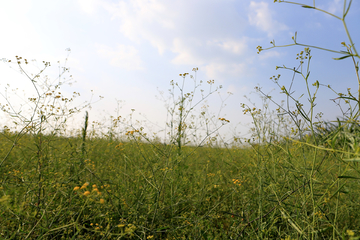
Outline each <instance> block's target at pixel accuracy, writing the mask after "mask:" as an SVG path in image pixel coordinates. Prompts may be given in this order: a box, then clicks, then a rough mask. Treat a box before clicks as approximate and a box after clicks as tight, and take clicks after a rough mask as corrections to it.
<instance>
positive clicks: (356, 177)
mask: <svg viewBox="0 0 360 240" xmlns="http://www.w3.org/2000/svg"><path fill="white" fill-rule="evenodd" d="M338 178H351V179H360V178H357V177H353V176H338Z"/></svg>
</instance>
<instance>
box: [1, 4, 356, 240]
mask: <svg viewBox="0 0 360 240" xmlns="http://www.w3.org/2000/svg"><path fill="white" fill-rule="evenodd" d="M350 3H351V1H350ZM305 7H307V8H313V9H317V8H315V7H312V6H305ZM349 8H350V6H349V5H347V4H346V1H345V4H344V16H343V18H342V19H340V20H342V21H344V23H345V16H346V14H347V12H348V9H349ZM345 26H346V25H345ZM348 36H350V35H348ZM349 39H350V43H349V44H345V43H343V44H342V45H343V47H345V48H346V51H343V52H339V53H341V54H343V57H342V58H339V59H345V58H348V57H349V58H352V59H353V60H354V64H355V70H356V74H357V75H356V76H357V78H358V80H359V75H358V71H359V68H358V65H357V64H356V61H355V60H356V59H358V58H359V55H358V53H357V52H356V49H355V47H354V44H353V43H352V41H351V38H350V37H349ZM293 40H294V44H293V45H302V44H299V43H297V42H296V35H295V36H294V37H293ZM273 45H274V46H273V47H277V46H275V43H273ZM273 47H272V48H273ZM258 50H259V52H261V51H264V50H266V49H263V48H262V47H260V46H259V47H258ZM297 58H298V59H299V62H300V63H299V64H300V65H299V67H298V68H286V67H283V68H285V70H290V71H293V72H294V75H297V76H299V77H301V78H303V80H304V82H305V84H306V86H307V89H308V93H307V94H308V102H307V103H306V104H307V105H308V106H309V109H307V110H305V109H304V108H305V107H304V105H303V104H302V103H300V102H299V101H298V100H297V99H295V97H294V96H293V95H292V91H291V89H288V88H286V87H285V86H281V85H279V78H280V75H278V76H277V77H275V76H273V77H272V80H273V81H274V82H275V84H277V85H278V86H279V88H280V89H281V91H282V93H283V94H285V96H286V97H287V99H288V101H289V103H292V104H293V105H292V106H293V108H291V104H287V106H288V107H284V105H281V104H277V103H276V102H273V100H272V98H271V97H270V96H268V95H266V94H264V93H263V92H262V90H261V88H258V92H259V93H260V94H262V96H263V100H264V106H263V108H261V109H258V108H256V107H249V106H247V105H246V104H242V107H243V108H244V110H243V112H244V114H247V115H249V116H251V117H252V119H253V123H254V126H253V128H252V129H251V134H252V135H251V136H250V137H249V138H246V139H239V138H236V137H234V139H233V142H232V143H230V144H224V143H222V142H221V136H219V135H218V134H217V130H218V129H219V128H220V127H221V126H223V125H224V124H227V122H228V120H227V119H225V118H223V117H219V118H216V119H214V118H213V117H211V115H209V114H208V112H207V110H206V107H205V108H201V110H200V113H199V116H198V117H196V115H194V114H193V113H194V111H195V109H196V107H197V106H201V103H202V102H203V101H204V100H205V99H206V98H207V96H209V95H211V94H212V93H214V92H216V91H218V90H219V89H220V88H219V89H218V88H216V89H215V90H211V88H210V90H209V93H208V94H207V95H206V94H205V93H203V91H201V94H204V95H201V97H200V100H198V101H196V100H195V99H196V92H195V90H196V89H197V88H198V87H199V86H200V85H198V84H197V83H196V82H195V84H194V86H195V87H194V90H193V91H191V92H187V91H185V90H184V82H183V83H182V84H181V83H180V84H179V83H175V82H173V81H172V82H171V87H172V89H170V100H171V101H170V103H169V105H168V112H169V115H170V116H171V119H170V120H169V123H168V125H167V130H166V131H168V135H167V136H168V138H167V139H166V143H163V142H164V141H161V139H159V138H157V137H151V136H149V135H150V134H149V135H148V134H147V133H146V132H145V130H144V128H142V127H141V126H138V127H136V124H132V123H131V122H128V121H126V120H124V119H123V118H121V117H120V116H119V117H112V118H111V122H112V124H111V126H110V127H107V130H106V131H100V130H99V129H100V127H101V126H100V125H101V124H100V123H89V120H88V115H87V113H86V115H85V120H84V124H83V126H82V128H81V129H80V130H79V131H78V132H77V133H72V134H70V133H69V132H68V130H67V129H66V127H67V125H66V120H67V119H68V118H69V117H70V116H71V115H72V114H75V113H77V112H79V111H80V110H81V109H82V108H81V107H80V108H79V107H70V106H71V103H72V102H73V98H74V97H76V96H78V94H77V93H75V92H74V94H73V96H72V97H68V98H67V97H65V96H63V94H62V93H61V90H60V89H61V87H62V84H60V82H57V81H54V82H50V81H49V80H48V79H46V78H45V79H41V74H42V73H43V71H44V70H45V69H46V68H47V67H48V66H49V63H44V68H43V69H42V70H40V72H39V74H35V75H30V74H27V75H26V76H27V77H28V78H29V79H28V80H30V82H31V84H32V85H33V87H34V90H35V91H34V92H35V93H34V96H33V97H31V98H28V101H27V102H26V104H24V105H22V107H20V109H21V111H20V110H18V108H17V107H16V106H15V105H12V104H11V101H10V98H5V101H6V103H3V104H2V105H1V108H2V110H3V111H4V112H5V113H7V114H8V116H9V117H10V119H11V120H12V121H13V123H14V125H11V126H10V124H9V126H5V127H4V128H3V130H2V132H1V134H0V238H1V239H359V237H360V233H359V232H358V231H359V229H360V228H359V227H360V206H359V205H360V201H359V198H360V192H359V183H360V182H359V179H360V168H359V161H360V160H359V150H360V145H359V143H360V141H359V140H360V137H359V132H360V129H359V124H358V123H359V122H358V116H359V110H358V109H359V102H360V97H358V96H354V95H352V94H351V92H350V90H349V92H348V93H346V94H342V93H339V94H338V95H339V99H340V100H341V101H343V102H344V104H348V106H349V109H350V110H349V111H346V112H344V114H343V118H342V119H337V120H336V121H334V122H325V121H318V120H319V118H316V116H317V115H316V112H314V106H315V99H316V97H315V96H316V93H317V90H318V89H319V88H320V87H321V86H322V85H321V84H320V83H319V82H318V81H316V82H315V83H314V84H311V83H309V81H310V78H309V76H310V71H309V67H308V66H309V65H310V60H311V49H310V48H308V46H305V49H304V51H301V52H300V53H299V54H298V55H297ZM16 60H17V62H16V63H14V64H15V65H16V66H18V67H19V68H20V71H22V72H23V73H26V70H25V69H24V67H23V66H24V64H27V60H26V59H24V60H23V59H22V58H21V57H18V56H17V59H16ZM9 62H10V61H9ZM279 68H280V67H279ZM63 70H64V72H63V74H65V73H66V72H67V70H68V69H67V68H65V67H64V68H63ZM193 70H194V71H195V72H196V70H197V69H193ZM187 75H188V73H185V74H181V75H180V76H182V77H183V80H185V77H186V76H187ZM61 77H62V75H61ZM59 79H60V77H59ZM194 81H195V80H194ZM359 82H360V80H359ZM207 84H209V85H210V86H212V85H213V84H214V82H213V81H208V82H207ZM177 90H178V92H177ZM355 95H356V94H355ZM6 96H7V95H6ZM272 103H273V104H275V105H277V109H276V110H270V107H269V106H270V104H272ZM24 106H26V107H28V108H27V109H25V107H24ZM86 106H87V103H86V104H85V105H83V107H86ZM130 119H131V118H130ZM315 120H316V121H315ZM214 122H217V123H218V124H217V125H216V124H215V125H212V123H214ZM274 123H276V124H274ZM201 126H206V128H205V129H206V131H204V129H203V128H201ZM90 128H91V129H90ZM195 133H199V134H200V133H202V134H203V137H199V138H198V139H194V138H191V136H195V135H196V134H195ZM196 136H198V135H196Z"/></svg>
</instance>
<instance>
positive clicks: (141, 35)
mask: <svg viewBox="0 0 360 240" xmlns="http://www.w3.org/2000/svg"><path fill="white" fill-rule="evenodd" d="M299 2H301V3H303V4H309V5H312V4H313V2H315V3H316V7H319V8H321V9H324V10H326V11H328V12H330V13H332V14H335V15H338V16H341V14H342V12H343V4H344V2H343V1H341V0H321V1H309V0H307V1H306V0H303V1H299ZM347 2H349V1H347ZM0 4H1V5H0V20H1V33H2V38H1V39H0V46H1V47H0V59H4V61H3V62H0V70H1V72H0V91H1V93H2V96H4V94H5V90H4V89H5V87H6V84H10V85H11V87H13V88H15V87H16V88H19V89H21V91H24V92H25V93H27V94H30V95H31V94H32V93H31V90H29V89H31V85H29V84H30V83H29V82H27V83H25V81H28V80H27V79H26V78H25V77H24V75H21V74H19V73H18V72H17V71H14V70H16V64H15V65H14V64H13V65H11V64H9V63H6V60H7V59H12V60H13V62H14V60H15V56H16V55H18V56H22V57H23V58H27V59H36V60H37V62H38V63H41V62H42V61H47V62H51V67H49V68H48V69H46V74H48V76H49V78H50V79H56V77H57V74H58V71H59V69H58V66H59V64H58V61H60V65H61V66H63V64H65V59H66V58H67V61H66V66H67V67H68V68H69V70H70V75H71V76H72V77H70V75H68V79H72V80H73V81H75V82H74V84H72V86H69V87H68V88H66V87H64V89H63V91H64V94H68V95H71V93H72V92H73V91H76V92H79V93H81V96H80V97H79V98H80V100H79V98H78V100H79V101H80V102H81V101H93V102H94V103H93V104H92V108H91V109H84V110H83V111H82V112H81V113H80V114H78V115H77V117H75V118H74V119H75V120H74V124H75V125H74V126H77V125H76V124H78V122H76V119H78V120H79V119H80V120H81V119H83V116H84V111H85V110H88V111H89V118H90V121H100V122H103V123H108V122H110V120H109V119H110V116H114V117H117V115H121V116H122V117H124V118H126V117H127V118H128V117H129V115H130V114H132V119H133V121H136V120H138V121H140V122H141V121H142V123H141V124H145V125H146V127H147V129H148V131H153V132H159V131H161V130H162V129H164V127H165V121H166V120H167V119H168V115H167V109H166V103H165V102H164V101H163V100H161V95H160V93H161V92H163V93H164V98H165V99H167V97H169V96H170V95H169V94H168V89H169V88H170V87H171V86H170V81H171V80H174V81H175V82H179V83H182V81H183V78H182V77H181V76H179V74H181V73H190V74H193V75H194V72H192V69H193V68H198V71H197V72H196V80H197V82H198V83H199V82H200V80H202V81H203V89H204V90H205V92H207V91H208V90H209V85H208V84H207V81H208V80H214V84H213V86H212V87H213V89H214V88H215V86H219V85H222V89H220V94H212V95H211V96H210V97H209V98H208V99H207V102H206V105H208V106H209V108H208V111H209V113H214V116H215V117H216V118H218V117H221V118H222V117H223V118H226V119H228V120H229V121H230V123H228V124H226V125H225V126H223V127H222V130H221V131H222V133H223V134H224V135H226V136H227V139H231V136H233V135H235V136H237V137H242V136H245V135H246V134H247V133H248V131H249V127H251V121H252V120H251V117H250V116H248V115H244V114H243V112H242V110H243V109H242V108H241V106H240V104H241V103H246V104H248V105H249V106H251V107H252V106H253V105H252V104H255V105H256V107H258V108H261V107H262V100H261V98H260V96H259V94H257V93H256V91H255V90H254V88H255V87H257V86H258V87H261V89H262V90H263V91H264V92H265V93H270V94H271V95H272V96H273V97H274V100H275V101H277V102H280V101H281V100H283V99H286V98H285V97H284V94H280V92H281V90H280V89H279V88H278V87H277V86H276V84H274V83H273V82H272V81H271V80H270V79H269V78H270V77H271V76H273V75H278V74H281V75H282V76H281V78H280V80H279V84H280V85H284V86H286V87H289V86H290V84H291V79H292V74H291V71H286V70H281V69H278V70H276V68H275V67H276V66H283V65H285V66H286V67H290V68H293V67H297V66H298V64H299V62H298V60H296V59H295V58H296V54H297V53H299V52H300V51H301V50H303V49H304V47H302V46H292V47H282V48H280V47H279V48H273V49H271V50H267V51H262V52H261V53H260V54H257V49H256V47H257V46H259V45H260V46H262V47H263V48H267V47H270V46H271V44H270V41H273V40H275V42H276V45H279V46H280V45H286V44H291V43H293V41H292V39H291V37H292V36H294V34H295V32H297V42H299V43H303V44H309V45H313V46H321V47H324V48H329V49H334V50H336V51H340V50H345V49H344V47H342V46H341V42H343V41H344V42H346V43H349V40H348V38H347V35H346V32H345V30H344V25H343V23H342V22H341V21H340V20H338V19H336V18H334V17H331V16H329V15H327V14H324V13H322V12H320V11H316V10H313V9H306V8H302V7H301V6H299V5H293V4H287V3H274V1H270V0H269V1H264V0H263V1H260V0H253V1H250V0H243V1H239V0H196V1H189V0H181V1H180V0H172V1H169V0H131V1H130V0H61V1H59V0H53V1H45V0H37V1H32V0H16V1H3V2H2V3H0ZM359 22H360V3H359V2H358V1H353V2H352V6H351V9H350V11H349V13H348V15H347V17H346V23H347V26H348V29H349V31H350V33H351V37H352V39H353V42H354V43H358V42H359V41H360V33H359V31H358V23H359ZM355 46H356V45H355ZM358 49H359V50H360V47H359V48H358ZM359 50H358V51H359ZM311 53H312V55H313V58H312V60H311V75H310V78H309V82H310V84H312V83H313V82H315V81H316V80H318V81H319V82H320V83H321V84H325V85H328V84H329V85H331V87H333V88H334V89H336V90H337V91H339V92H346V89H347V88H349V87H350V88H352V91H353V92H356V90H357V80H356V75H355V70H354V65H353V63H352V60H351V58H347V59H344V60H342V61H335V60H333V59H332V58H334V57H340V56H341V55H339V54H336V53H330V52H325V51H321V50H318V49H312V52H311ZM31 64H34V63H33V62H31ZM9 66H12V68H10V67H9ZM29 71H35V70H34V69H30V70H29ZM35 72H36V71H35ZM35 72H34V73H35ZM192 81H193V79H191V78H190V77H186V79H185V83H186V84H185V85H186V87H185V89H186V90H189V91H190V89H191V88H192V86H193V82H192ZM27 84H28V85H27ZM292 89H293V90H294V91H295V93H294V94H295V95H294V96H300V95H301V93H304V92H305V91H306V88H305V84H304V80H303V79H301V78H296V79H295V81H294V84H293V88H292ZM228 92H231V93H232V94H231V95H230V96H229V95H228ZM199 93H200V92H197V94H199ZM92 94H93V97H92ZM99 96H103V98H99ZM197 96H200V95H197ZM245 96H246V97H245ZM336 97H337V96H336V95H335V94H334V93H333V92H331V91H330V90H329V89H327V88H324V87H323V88H320V90H319V94H318V97H317V101H318V105H317V106H316V111H318V112H319V111H321V112H323V113H324V118H326V119H327V120H333V119H334V118H336V117H337V116H339V115H341V112H340V110H339V109H338V107H337V106H336V104H335V103H334V102H333V101H331V99H334V98H336ZM197 99H199V98H197ZM224 99H226V101H225V102H223V100H224ZM249 99H250V100H249ZM98 100H99V101H98ZM1 101H2V102H4V98H2V99H1V100H0V102H1ZM302 101H304V102H306V101H307V99H306V97H303V98H302ZM224 104H226V106H225V105H224ZM201 106H202V104H200V105H199V107H200V110H196V111H198V112H201ZM119 107H120V108H119ZM271 108H273V109H274V108H276V106H271ZM80 120H79V121H80ZM1 124H2V125H4V124H7V123H6V122H5V123H1ZM215 125H216V126H220V125H221V122H217V123H215ZM79 128H80V126H79Z"/></svg>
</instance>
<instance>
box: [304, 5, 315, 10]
mask: <svg viewBox="0 0 360 240" xmlns="http://www.w3.org/2000/svg"><path fill="white" fill-rule="evenodd" d="M302 7H303V8H312V9H314V7H312V6H309V5H302Z"/></svg>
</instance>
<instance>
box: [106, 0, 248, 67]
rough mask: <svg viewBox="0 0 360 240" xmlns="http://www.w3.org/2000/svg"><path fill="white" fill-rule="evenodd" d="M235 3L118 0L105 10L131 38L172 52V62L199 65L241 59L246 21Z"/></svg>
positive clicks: (244, 46)
mask: <svg viewBox="0 0 360 240" xmlns="http://www.w3.org/2000/svg"><path fill="white" fill-rule="evenodd" d="M225 3H226V4H225ZM236 4H237V3H236V2H234V1H232V0H222V1H218V0H211V1H209V0H199V1H195V2H190V1H187V0H184V1H167V0H134V1H123V0H120V1H118V2H117V3H116V4H108V5H107V6H105V9H106V10H107V11H108V12H109V13H110V15H111V16H112V19H113V21H118V22H119V30H120V33H122V34H123V35H124V36H126V37H127V38H128V39H130V40H131V41H134V42H136V43H138V44H146V43H150V44H151V45H152V46H153V47H154V48H156V49H157V50H158V53H159V54H160V55H163V54H164V53H165V52H166V51H168V52H170V53H174V54H175V56H174V57H173V59H172V60H171V62H172V63H173V64H177V65H180V64H183V65H196V66H200V65H203V64H205V63H209V62H210V63H212V62H221V63H222V64H226V63H228V62H231V63H234V62H240V60H239V56H240V55H243V54H244V53H245V52H246V51H247V44H246V41H245V40H244V38H243V37H242V34H241V33H242V29H244V23H245V20H244V19H243V18H242V17H241V16H242V15H241V13H240V12H239V11H238V10H239V9H236V7H239V6H236ZM189 6H191V7H189ZM235 6H236V7H235Z"/></svg>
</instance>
